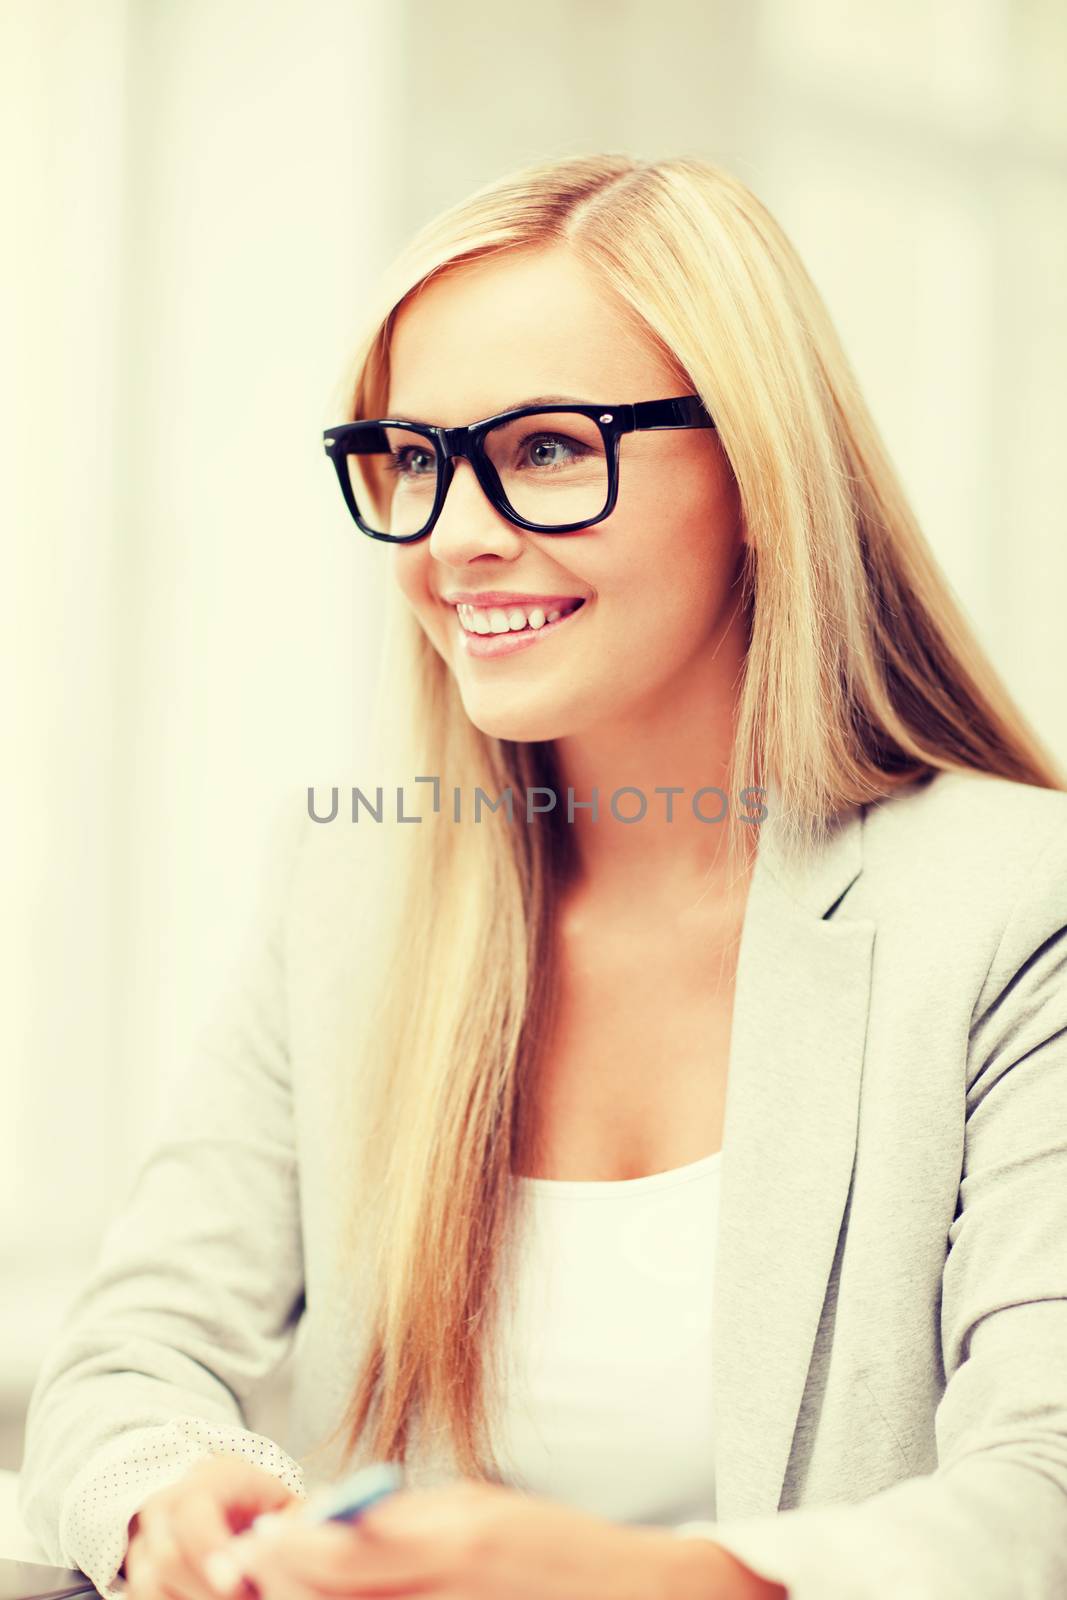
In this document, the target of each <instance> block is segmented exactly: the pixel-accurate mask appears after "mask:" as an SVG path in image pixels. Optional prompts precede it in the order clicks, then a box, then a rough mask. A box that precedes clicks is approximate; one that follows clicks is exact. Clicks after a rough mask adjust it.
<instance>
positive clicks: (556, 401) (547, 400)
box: [393, 394, 600, 417]
mask: <svg viewBox="0 0 1067 1600" xmlns="http://www.w3.org/2000/svg"><path fill="white" fill-rule="evenodd" d="M599 403H600V402H599V401H597V400H583V399H582V397H581V395H577V394H535V395H531V396H530V397H529V399H527V400H513V401H512V402H511V404H510V405H506V406H500V407H498V411H519V410H521V409H522V407H523V406H556V405H576V406H595V405H599ZM414 415H415V413H414V412H413V411H412V410H411V408H410V407H409V408H408V409H407V410H406V411H404V410H402V409H398V408H396V407H394V409H393V416H395V417H402V416H407V417H412V416H414ZM496 415H497V411H487V412H486V416H491V417H495V416H496Z"/></svg>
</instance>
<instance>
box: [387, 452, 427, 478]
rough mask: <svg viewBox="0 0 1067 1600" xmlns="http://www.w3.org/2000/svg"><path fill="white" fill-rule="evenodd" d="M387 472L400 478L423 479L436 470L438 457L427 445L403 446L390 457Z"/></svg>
mask: <svg viewBox="0 0 1067 1600" xmlns="http://www.w3.org/2000/svg"><path fill="white" fill-rule="evenodd" d="M387 470H388V471H389V472H392V473H394V474H395V475H396V476H397V477H398V478H423V477H425V476H426V475H427V474H428V473H433V472H434V471H435V470H436V457H435V456H434V453H433V451H432V450H427V449H426V447H425V445H415V444H406V445H402V446H401V447H400V449H399V450H394V451H393V453H392V455H391V456H390V457H389V463H388V467H387Z"/></svg>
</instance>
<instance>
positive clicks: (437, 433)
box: [322, 394, 715, 544]
mask: <svg viewBox="0 0 1067 1600" xmlns="http://www.w3.org/2000/svg"><path fill="white" fill-rule="evenodd" d="M714 426H715V422H714V420H713V419H712V416H711V414H710V412H709V411H708V410H707V409H706V407H705V406H704V403H703V401H702V400H701V399H700V396H699V395H695V394H684V395H678V396H676V397H675V398H674V399H671V400H639V401H637V402H636V403H634V404H632V405H630V404H628V405H617V406H616V405H603V406H594V405H577V404H576V405H554V406H518V407H516V408H515V409H514V410H511V411H501V412H498V413H497V415H496V416H493V417H485V418H484V419H483V420H482V421H481V422H472V423H470V424H468V425H467V426H466V427H459V428H441V427H435V426H433V425H432V424H430V423H427V422H409V421H406V420H405V419H403V418H399V417H379V418H374V419H370V420H366V421H360V422H346V423H343V424H341V425H340V426H339V427H336V428H327V429H326V431H325V432H324V433H323V436H322V437H323V443H324V444H325V447H326V453H327V455H328V456H330V458H331V459H332V461H333V464H334V466H335V467H336V469H337V478H338V481H339V483H340V485H341V493H342V494H343V495H344V498H345V504H346V505H347V507H348V509H349V511H350V512H351V513H352V516H353V517H354V518H355V520H356V523H357V525H358V526H359V527H360V529H361V530H362V531H363V532H364V533H365V534H367V535H368V536H369V537H370V538H371V539H385V540H387V541H388V542H389V543H390V544H410V543H411V542H412V541H413V540H415V539H424V538H425V537H426V535H427V534H428V533H429V532H430V531H431V529H432V528H433V526H434V523H435V522H436V521H437V519H438V517H439V516H440V515H441V510H442V507H443V506H444V503H445V495H446V494H447V493H448V486H449V484H450V483H451V482H452V477H453V474H454V472H455V466H454V462H455V460H456V459H457V458H458V457H460V456H465V457H466V458H467V460H468V461H469V462H470V463H471V466H472V467H473V468H474V472H475V475H476V477H477V479H478V482H479V483H480V484H481V486H482V489H483V490H484V492H485V495H486V498H487V499H488V500H489V503H490V505H492V506H495V508H496V509H497V510H498V511H500V512H501V513H502V514H503V515H504V516H505V517H507V518H508V520H509V521H510V522H513V523H514V524H515V525H516V526H517V527H519V528H528V529H530V530H531V531H532V532H534V533H577V532H578V531H579V529H581V528H591V527H592V526H593V525H594V523H597V522H602V521H603V520H604V518H605V517H606V516H609V515H610V513H611V512H612V511H613V510H614V508H615V502H616V499H617V498H618V493H619V440H620V439H621V437H622V435H623V434H624V433H634V432H637V431H640V430H644V429H646V428H714Z"/></svg>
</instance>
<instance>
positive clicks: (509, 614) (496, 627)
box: [456, 600, 585, 633]
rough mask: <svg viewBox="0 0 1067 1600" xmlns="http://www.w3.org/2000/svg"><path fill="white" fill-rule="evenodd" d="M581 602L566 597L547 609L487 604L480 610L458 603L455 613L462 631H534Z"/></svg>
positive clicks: (565, 613) (575, 608)
mask: <svg viewBox="0 0 1067 1600" xmlns="http://www.w3.org/2000/svg"><path fill="white" fill-rule="evenodd" d="M584 604H585V602H584V600H566V601H563V602H561V604H559V605H557V606H552V607H551V609H550V610H548V611H546V610H545V609H544V608H543V607H542V606H529V607H526V606H490V607H489V608H488V610H482V609H480V608H479V607H477V606H471V605H458V606H457V607H456V615H457V616H458V618H459V623H460V627H461V628H462V629H463V631H464V633H523V632H527V631H530V632H536V631H537V630H538V629H539V628H543V627H544V626H545V623H546V622H555V621H557V620H558V619H559V618H560V617H566V616H569V615H570V613H571V612H572V611H577V609H578V607H579V606H581V605H584Z"/></svg>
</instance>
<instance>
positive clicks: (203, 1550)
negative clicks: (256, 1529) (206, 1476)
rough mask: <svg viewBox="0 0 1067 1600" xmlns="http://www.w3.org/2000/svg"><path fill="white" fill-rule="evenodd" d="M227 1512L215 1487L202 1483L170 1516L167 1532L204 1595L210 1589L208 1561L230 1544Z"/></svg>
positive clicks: (231, 1533)
mask: <svg viewBox="0 0 1067 1600" xmlns="http://www.w3.org/2000/svg"><path fill="white" fill-rule="evenodd" d="M227 1510H228V1508H227V1506H226V1505H225V1504H224V1503H223V1502H222V1501H220V1500H219V1498H218V1485H217V1484H210V1483H208V1482H203V1483H202V1485H201V1487H199V1488H197V1489H190V1490H188V1491H187V1492H186V1494H185V1495H184V1496H183V1498H182V1499H181V1501H179V1502H178V1503H177V1504H175V1505H174V1507H173V1508H172V1510H171V1513H170V1532H171V1533H172V1535H173V1537H174V1539H175V1540H176V1542H177V1545H178V1548H179V1550H180V1552H181V1555H182V1557H183V1559H184V1561H185V1563H186V1565H187V1566H188V1568H189V1570H190V1571H191V1572H194V1573H195V1574H196V1575H197V1578H198V1580H199V1582H200V1586H201V1589H202V1590H203V1591H207V1592H210V1591H211V1590H212V1589H213V1581H212V1576H211V1569H210V1568H209V1565H208V1557H209V1556H212V1555H215V1554H218V1553H221V1552H224V1551H225V1550H226V1548H227V1547H228V1546H229V1545H230V1544H232V1542H233V1529H232V1528H231V1526H230V1521H229V1517H228V1515H227Z"/></svg>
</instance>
